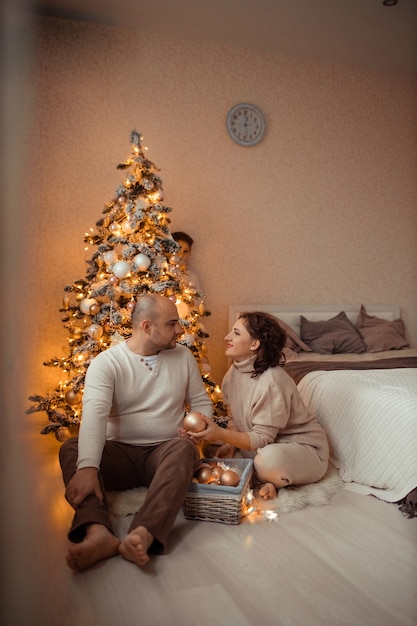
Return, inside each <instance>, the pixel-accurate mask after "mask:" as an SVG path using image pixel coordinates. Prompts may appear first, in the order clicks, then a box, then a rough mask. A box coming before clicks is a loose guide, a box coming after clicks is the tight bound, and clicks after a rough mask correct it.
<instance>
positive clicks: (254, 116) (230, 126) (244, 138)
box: [226, 103, 266, 146]
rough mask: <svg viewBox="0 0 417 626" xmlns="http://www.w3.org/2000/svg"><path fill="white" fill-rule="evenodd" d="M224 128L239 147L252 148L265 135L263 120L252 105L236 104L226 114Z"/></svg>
mask: <svg viewBox="0 0 417 626" xmlns="http://www.w3.org/2000/svg"><path fill="white" fill-rule="evenodd" d="M226 128H227V131H228V133H229V135H230V136H231V138H232V139H233V140H234V141H236V143H238V144H240V145H241V146H254V145H256V144H257V143H259V142H260V141H261V139H263V136H264V134H265V128H266V124H265V118H264V116H263V113H262V112H261V111H260V110H259V109H258V107H256V106H254V105H253V104H247V103H240V104H236V105H235V106H234V107H232V108H231V109H230V111H229V113H228V114H227V118H226Z"/></svg>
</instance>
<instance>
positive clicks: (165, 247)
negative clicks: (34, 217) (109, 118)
mask: <svg viewBox="0 0 417 626" xmlns="http://www.w3.org/2000/svg"><path fill="white" fill-rule="evenodd" d="M141 142H142V137H141V136H140V134H139V133H138V132H137V131H135V130H134V131H132V133H131V154H130V156H129V157H128V158H127V159H126V161H124V162H123V163H120V164H119V165H118V166H117V168H118V169H120V170H123V171H124V175H123V181H122V183H121V184H120V185H119V187H118V188H117V189H116V192H115V194H114V197H113V198H112V199H111V200H110V201H109V202H108V203H107V204H106V205H105V207H104V210H103V214H104V217H101V218H100V219H99V220H98V221H97V222H96V228H95V229H90V232H89V233H86V234H85V237H84V241H85V242H86V244H87V246H88V248H87V249H89V247H90V246H93V247H94V248H95V251H94V253H93V254H92V256H91V258H90V259H89V260H87V271H86V276H85V278H80V279H78V280H76V281H75V282H74V283H72V284H70V285H67V286H66V287H65V289H64V292H65V293H64V298H63V303H62V307H61V308H60V309H59V310H60V312H61V314H62V322H63V324H64V327H65V328H66V330H67V332H68V351H67V354H65V355H63V356H61V357H56V358H52V359H50V360H48V361H45V362H44V365H46V366H48V367H56V368H60V369H61V370H62V374H61V377H60V381H59V383H58V385H57V387H56V388H55V389H54V390H52V391H50V392H49V393H47V394H46V395H45V396H41V395H33V396H30V397H29V399H30V400H31V401H33V402H34V403H35V404H34V405H32V406H31V407H30V409H29V410H28V413H33V412H35V411H45V412H46V413H47V416H48V419H49V423H48V424H46V425H45V426H44V427H43V428H42V430H41V434H47V433H54V434H55V437H56V438H57V439H58V440H59V441H63V440H65V439H66V438H68V437H69V436H71V435H73V434H76V432H77V431H78V427H79V424H80V422H81V417H82V392H83V388H84V379H85V374H86V371H87V368H88V366H89V364H90V363H91V361H92V359H94V357H95V356H96V355H97V354H99V353H100V352H101V351H102V350H106V349H107V348H109V347H110V346H112V345H114V344H115V343H118V342H119V341H124V340H125V339H126V338H128V337H129V336H130V333H131V313H132V310H133V308H134V305H135V299H136V298H137V297H138V296H140V295H141V294H145V293H156V294H160V295H163V296H166V297H169V298H171V299H172V300H173V301H174V302H175V304H176V306H177V310H178V314H179V317H180V323H181V326H182V328H183V330H184V332H183V334H182V335H181V337H179V339H178V341H179V343H182V344H184V345H186V346H187V347H189V348H190V350H191V351H192V352H193V354H194V356H195V358H196V360H197V363H198V365H199V368H200V372H201V375H202V378H203V381H204V384H205V387H206V390H207V392H208V394H209V396H210V398H211V400H212V402H213V405H214V409H215V411H214V419H215V420H216V421H217V422H218V423H219V424H220V425H222V426H224V425H225V422H226V418H225V417H224V415H225V406H224V404H223V401H222V398H221V392H220V388H219V386H218V385H217V384H216V383H215V382H214V381H213V380H212V379H211V377H210V365H209V362H208V358H207V351H208V348H207V343H206V340H207V338H208V336H209V335H208V333H207V332H206V330H205V327H204V324H203V322H202V318H203V317H205V316H207V315H210V313H209V311H207V310H206V308H205V305H204V293H203V292H202V291H196V289H195V288H194V287H193V285H192V284H190V282H189V280H187V274H186V273H185V271H184V270H185V268H184V266H183V265H182V264H181V260H180V258H179V257H178V255H177V254H176V253H177V252H178V251H179V248H180V247H179V244H178V243H177V242H176V241H175V240H174V239H173V237H172V236H171V233H170V230H169V224H170V217H169V214H170V213H171V211H172V209H171V208H170V207H167V206H165V205H164V204H163V203H162V201H163V199H164V192H163V187H162V180H161V178H160V177H159V175H158V172H159V169H158V168H157V166H156V165H155V164H154V163H152V161H150V160H149V159H148V158H147V157H146V155H145V151H146V148H145V147H144V146H142V143H141Z"/></svg>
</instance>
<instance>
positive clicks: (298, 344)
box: [277, 317, 312, 352]
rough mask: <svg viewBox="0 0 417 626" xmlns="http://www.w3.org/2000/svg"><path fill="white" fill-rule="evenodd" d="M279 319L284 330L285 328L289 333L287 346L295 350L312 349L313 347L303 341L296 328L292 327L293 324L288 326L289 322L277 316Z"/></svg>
mask: <svg viewBox="0 0 417 626" xmlns="http://www.w3.org/2000/svg"><path fill="white" fill-rule="evenodd" d="M277 320H278V323H279V325H280V326H281V328H282V330H285V332H286V333H287V341H286V342H285V347H286V348H290V349H291V350H293V351H294V352H300V351H301V350H304V352H311V351H312V350H311V348H309V346H308V345H307V344H306V343H304V341H301V339H300V337H299V336H298V335H297V333H296V332H295V330H293V329H292V328H291V326H288V324H286V323H285V322H283V321H282V320H280V319H279V317H277Z"/></svg>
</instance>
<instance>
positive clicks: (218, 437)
mask: <svg viewBox="0 0 417 626" xmlns="http://www.w3.org/2000/svg"><path fill="white" fill-rule="evenodd" d="M202 417H203V418H204V421H205V422H206V428H205V429H204V430H201V431H200V432H198V433H193V432H191V431H187V435H188V436H189V437H193V438H194V439H196V440H197V442H199V441H203V439H204V441H208V442H209V443H210V442H217V441H223V438H222V432H224V428H221V427H220V426H218V424H216V423H215V422H214V421H213V420H212V419H210V418H209V417H207V416H206V415H203V414H202Z"/></svg>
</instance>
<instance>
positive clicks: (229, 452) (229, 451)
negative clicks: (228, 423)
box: [216, 443, 236, 459]
mask: <svg viewBox="0 0 417 626" xmlns="http://www.w3.org/2000/svg"><path fill="white" fill-rule="evenodd" d="M235 454H236V448H235V447H234V446H232V445H231V444H230V443H224V444H223V445H221V446H220V447H219V448H217V450H216V456H218V457H219V459H233V457H234V456H235Z"/></svg>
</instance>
